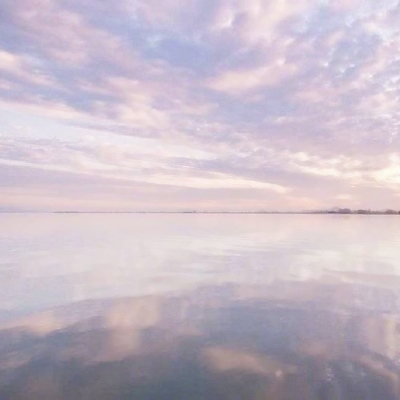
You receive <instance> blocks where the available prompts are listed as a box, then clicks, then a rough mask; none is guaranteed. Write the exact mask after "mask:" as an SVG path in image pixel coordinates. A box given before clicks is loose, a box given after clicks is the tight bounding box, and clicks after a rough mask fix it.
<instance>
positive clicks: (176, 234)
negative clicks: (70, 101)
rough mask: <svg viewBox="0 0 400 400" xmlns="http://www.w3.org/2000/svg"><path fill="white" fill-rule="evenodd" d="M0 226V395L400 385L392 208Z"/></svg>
mask: <svg viewBox="0 0 400 400" xmlns="http://www.w3.org/2000/svg"><path fill="white" fill-rule="evenodd" d="M0 226H1V230H0V252H1V253H0V254H1V258H0V399H12V400H14V399H39V398H40V399H74V400H75V399H85V400H88V399H89V400H91V399H96V400H97V399H152V400H153V399H154V400H157V399H185V400H191V399H196V400H197V399H204V400H213V399H215V400H217V399H218V400H221V399H245V400H253V399H257V400H258V399H269V400H286V399H287V400H292V399H293V400H314V399H315V400H335V399H340V400H343V399H345V400H359V399H360V400H363V399H366V400H386V399H390V400H392V399H393V400H394V399H400V380H399V378H400V375H399V373H400V309H399V306H400V303H399V298H400V290H399V289H400V246H399V242H400V224H399V219H398V217H396V216H357V215H352V216H337V215H336V216H335V215H201V214H198V215H196V214H180V215H179V214H174V215H172V214H164V215H150V214H146V215H141V214H89V215H85V214H42V215H39V214H36V215H35V214H19V215H18V214H13V215H10V214H9V215H7V214H3V215H0Z"/></svg>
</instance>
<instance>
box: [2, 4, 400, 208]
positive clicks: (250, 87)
mask: <svg viewBox="0 0 400 400" xmlns="http://www.w3.org/2000/svg"><path fill="white" fill-rule="evenodd" d="M399 17H400V2H398V1H389V0H387V1H384V2H379V3H377V2H373V1H372V0H371V1H359V0H352V1H317V0H313V1H311V0H299V1H296V2H290V1H287V0H279V1H265V0H246V1H244V0H213V1H204V0H202V1H200V0H190V1H185V2H183V1H182V0H165V1H163V2H161V4H160V2H159V1H155V0H154V1H153V0H147V1H138V2H132V1H127V0H118V1H115V2H113V4H110V2H106V1H94V0H89V1H85V2H84V3H82V2H80V1H77V0H63V1H55V0H29V1H28V0H21V1H18V2H15V1H11V0H5V1H3V2H2V3H1V5H0V38H1V39H0V104H1V107H2V111H0V120H1V121H3V123H2V125H1V128H0V134H1V136H0V169H1V171H2V172H1V173H0V186H1V191H0V193H1V194H0V207H3V208H10V207H17V208H18V207H19V208H24V209H32V208H33V209H49V208H50V209H59V208H63V209H87V210H90V209H93V210H95V209H101V210H108V209H109V210H111V209H115V210H121V209H130V210H137V209H194V208H196V209H226V208H229V209H243V210H247V209H278V208H280V209H303V208H320V207H323V208H324V207H331V206H334V205H343V206H344V205H346V206H350V207H373V208H386V207H396V205H397V202H398V194H399V187H400V154H399V149H400V143H399V135H398V125H399V123H400V119H399V113H400V111H399V107H398V98H399V82H400V74H399V72H398V71H400V58H399V56H398V54H399V49H400V28H398V19H399Z"/></svg>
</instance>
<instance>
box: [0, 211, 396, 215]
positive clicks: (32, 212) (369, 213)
mask: <svg viewBox="0 0 400 400" xmlns="http://www.w3.org/2000/svg"><path fill="white" fill-rule="evenodd" d="M0 214H228V215H231V214H233V215H235V214H240V215H244V214H246V215H247V214H248V215H264V214H265V215H280V214H281V215H400V211H395V210H385V211H366V210H354V211H350V212H340V211H1V210H0Z"/></svg>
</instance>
